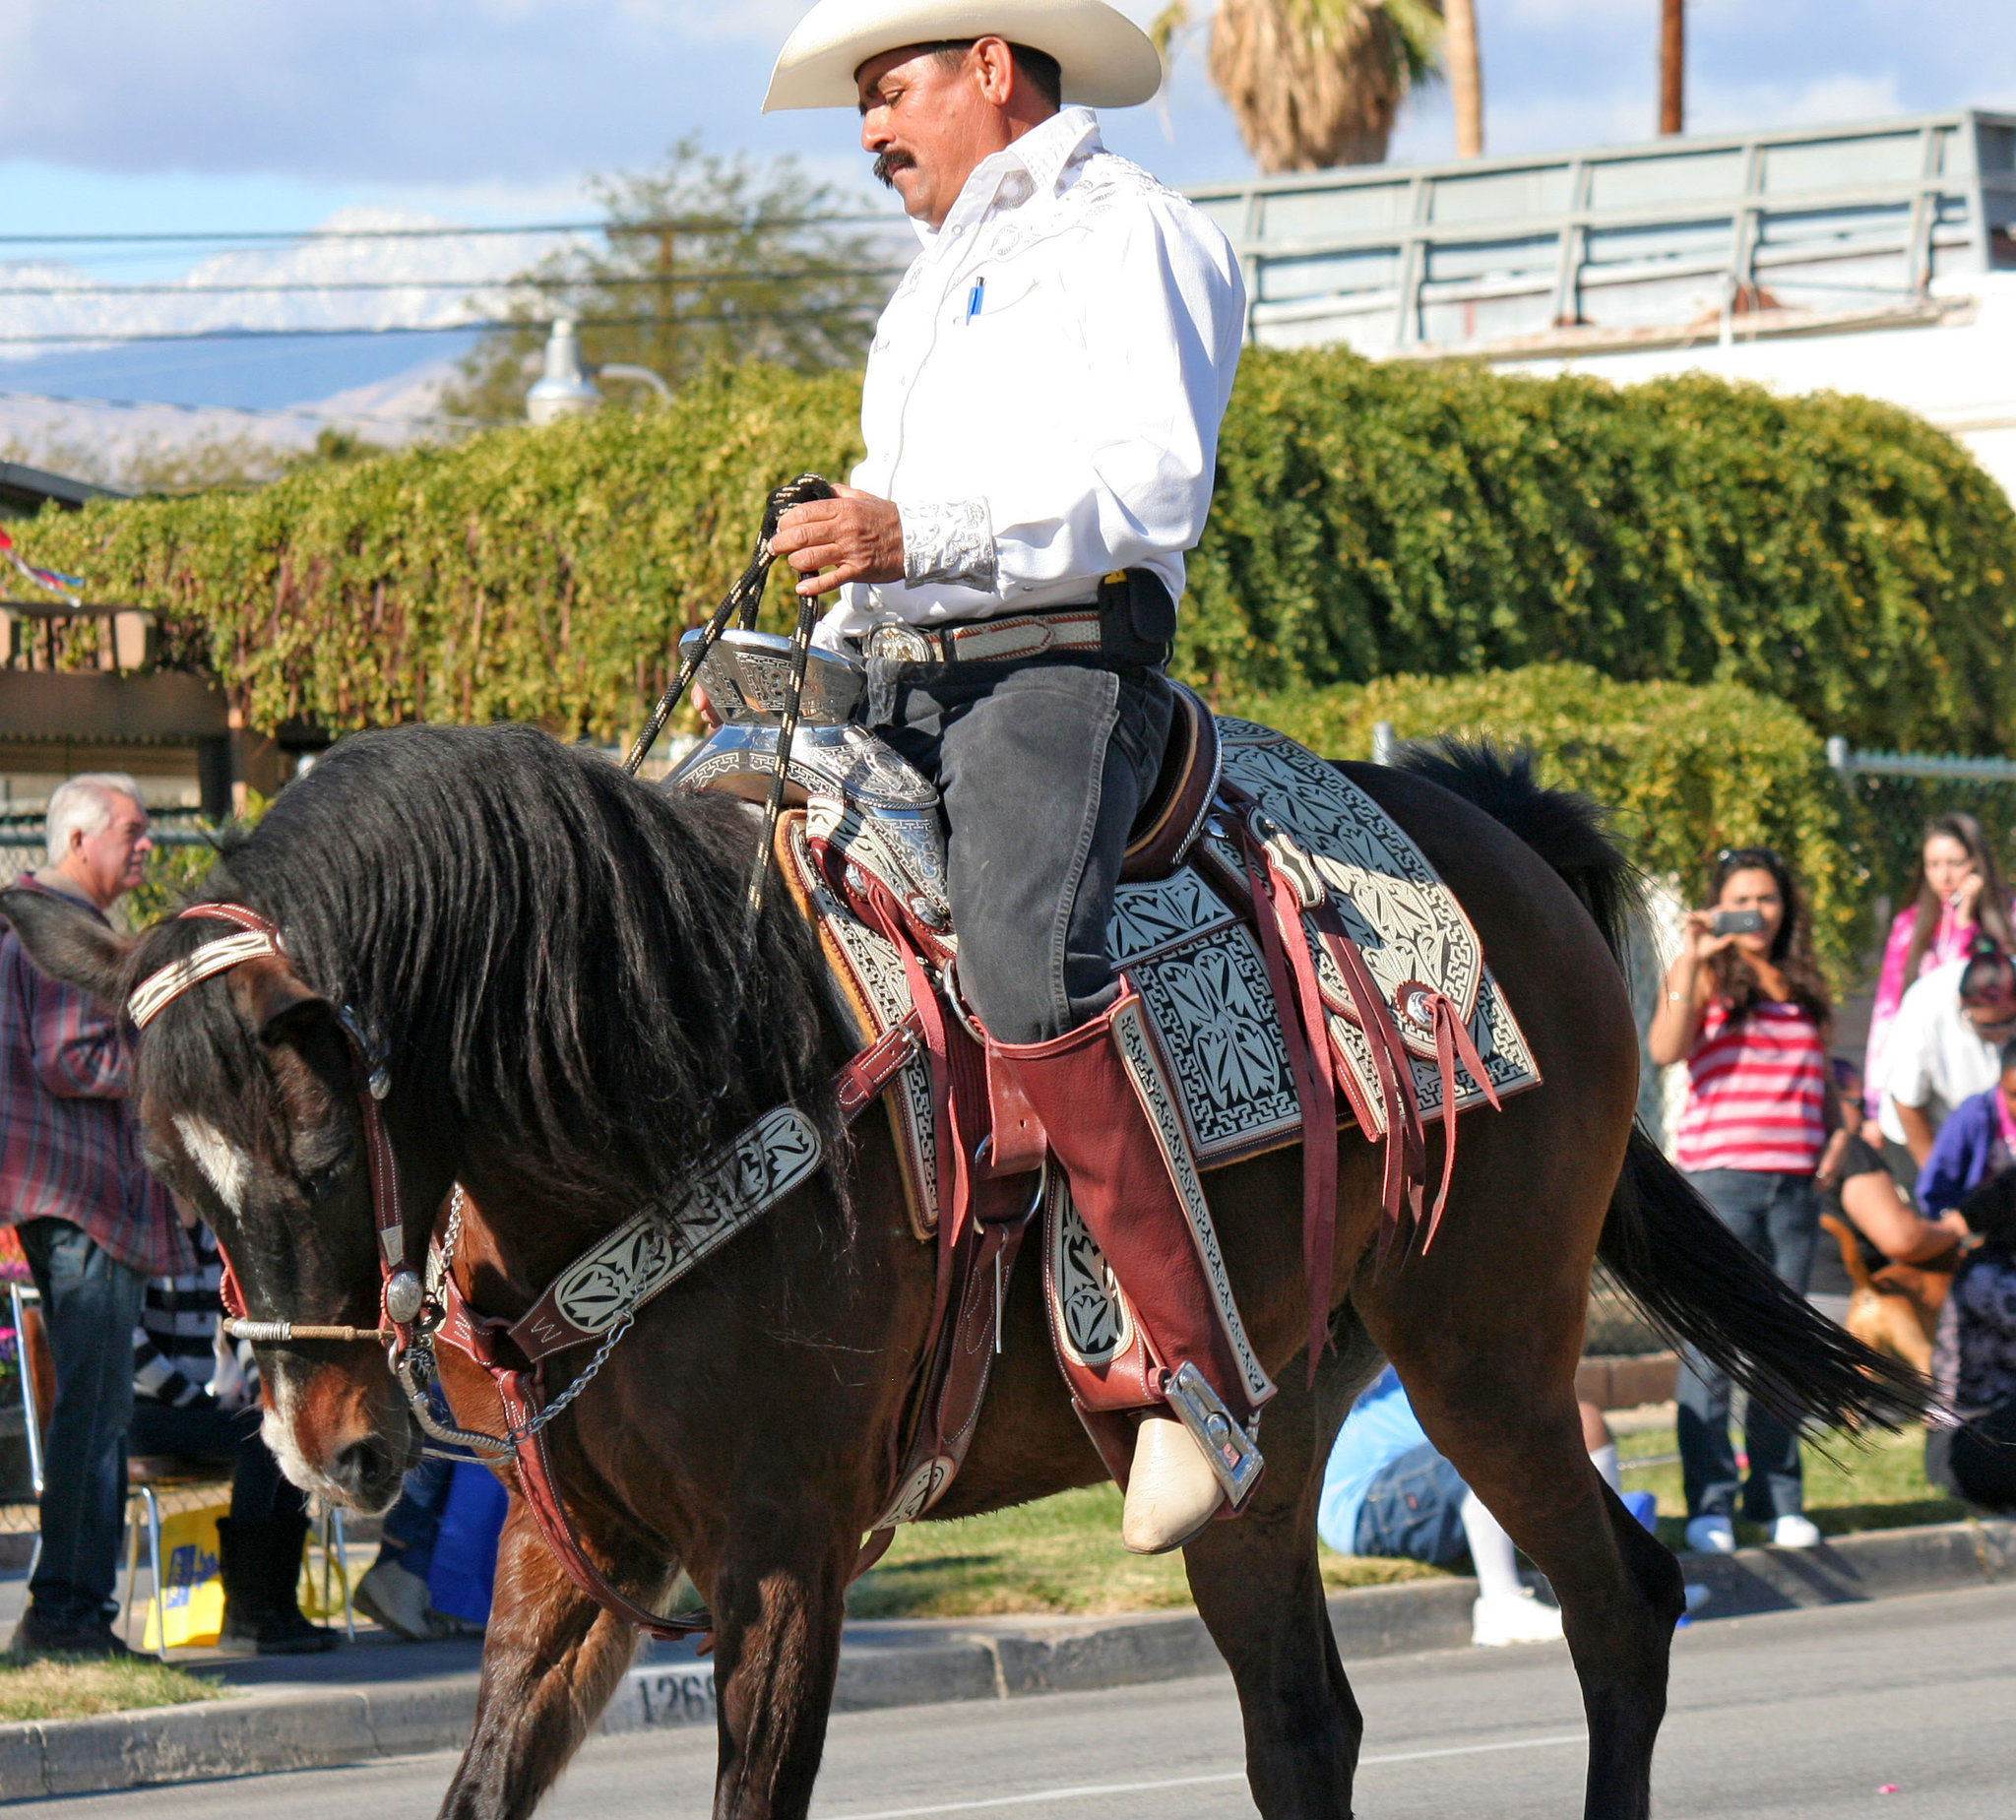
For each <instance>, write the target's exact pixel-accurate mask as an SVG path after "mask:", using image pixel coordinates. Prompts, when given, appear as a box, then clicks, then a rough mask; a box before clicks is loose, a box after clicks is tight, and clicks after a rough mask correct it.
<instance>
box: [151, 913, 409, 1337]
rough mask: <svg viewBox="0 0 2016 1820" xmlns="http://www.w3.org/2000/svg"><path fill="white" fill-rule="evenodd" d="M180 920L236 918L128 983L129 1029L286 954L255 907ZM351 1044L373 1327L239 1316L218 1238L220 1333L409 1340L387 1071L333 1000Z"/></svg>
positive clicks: (241, 1301)
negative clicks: (365, 1186) (200, 988)
mask: <svg viewBox="0 0 2016 1820" xmlns="http://www.w3.org/2000/svg"><path fill="white" fill-rule="evenodd" d="M180 916H181V918H182V919H184V920H190V921H209V922H228V923H233V924H235V925H236V927H237V929H238V933H237V934H235V935H221V936H218V937H216V938H215V939H213V940H211V941H207V942H204V943H203V944H202V945H201V946H199V947H198V948H196V949H195V950H194V951H193V952H191V953H189V954H187V955H185V956H184V957H183V958H182V959H181V960H179V961H171V962H169V963H168V965H167V966H166V967H163V968H161V969H159V970H158V971H157V972H155V973H150V974H149V975H148V976H147V977H146V978H145V979H143V980H142V981H141V982H140V984H139V985H137V986H136V987H134V989H133V992H132V994H131V995H130V996H129V997H128V999H127V1001H126V1015H127V1016H128V1017H129V1018H131V1019H132V1021H133V1026H134V1028H135V1029H136V1030H145V1029H146V1028H147V1027H148V1026H149V1025H150V1024H152V1023H153V1022H154V1021H155V1019H156V1018H158V1017H159V1016H160V1014H161V1013H162V1012H163V1011H165V1010H166V1009H167V1007H168V1006H169V1005H171V1004H173V1003H174V1002H175V1000H176V999H178V998H180V997H181V996H182V994H183V993H184V992H186V991H188V990H189V988H190V987H191V986H194V985H196V984H198V983H199V982H201V981H202V980H205V979H209V978H212V977H214V976H215V975H216V974H219V973H228V972H229V971H230V970H231V969H232V968H234V967H240V966H243V965H244V963H246V962H247V961H256V960H260V959H262V958H264V957H265V956H268V955H271V956H273V957H274V958H275V959H276V960H280V961H285V960H287V958H288V956H287V951H286V943H285V941H284V938H283V937H282V935H281V931H280V929H279V927H278V926H277V925H276V924H274V923H272V922H270V921H268V919H267V918H266V917H264V916H262V915H261V914H260V913H259V912H258V911H257V910H248V909H247V908H246V907H245V906H244V905H242V904H192V905H191V906H190V907H189V908H188V909H187V910H182V911H181V912H180ZM332 1009H333V1010H334V1011H335V1013H336V1019H337V1022H338V1024H339V1025H341V1026H342V1028H343V1033H344V1036H345V1037H346V1039H347V1041H348V1043H349V1046H350V1053H351V1055H352V1057H353V1059H354V1060H355V1062H356V1064H357V1074H358V1078H359V1079H360V1080H361V1081H362V1082H363V1088H362V1091H360V1092H359V1093H358V1095H357V1116H358V1122H359V1123H360V1124H361V1125H362V1127H363V1133H364V1157H365V1161H366V1163H367V1164H368V1166H369V1169H370V1176H371V1218H372V1223H373V1224H374V1225H375V1227H376V1229H377V1234H378V1274H379V1290H378V1309H379V1325H378V1326H376V1327H349V1326H341V1325H333V1324H323V1323H315V1322H305V1321H301V1322H297V1321H284V1320H281V1321H254V1320H248V1319H247V1318H246V1307H245V1295H244V1291H243V1289H242V1288H241V1287H239V1284H238V1279H237V1273H236V1272H235V1271H233V1270H232V1269H231V1262H230V1259H229V1257H227V1256H225V1255H224V1251H223V1245H222V1242H221V1241H220V1242H219V1245H218V1254H219V1256H220V1257H221V1258H222V1259H223V1278H222V1281H221V1284H220V1285H219V1292H220V1294H221V1297H222V1299H223V1305H224V1315H225V1319H224V1324H223V1325H224V1332H225V1334H226V1335H227V1336H228V1337H230V1338H231V1339H233V1340H250V1341H253V1342H255V1343H260V1342H264V1343H268V1344H274V1343H278V1344H285V1343H286V1342H288V1341H294V1340H342V1341H355V1340H368V1341H371V1342H372V1343H374V1344H377V1345H382V1346H400V1347H404V1346H407V1345H410V1343H411V1339H412V1322H413V1318H414V1316H416V1315H417V1314H418V1313H419V1311H420V1301H421V1285H420V1280H419V1277H418V1275H417V1274H416V1273H414V1272H413V1271H410V1270H408V1269H406V1268H404V1266H405V1262H406V1226H405V1224H404V1223H403V1222H402V1220H401V1218H400V1206H399V1165H398V1162H397V1161H396V1160H395V1159H394V1157H393V1154H392V1139H391V1137H390V1136H389V1135H388V1133H387V1132H386V1129H385V1115H384V1112H383V1110H382V1108H381V1106H380V1104H379V1102H380V1101H381V1100H382V1099H383V1098H385V1096H386V1095H387V1094H388V1093H390V1092H391V1091H392V1077H391V1075H390V1074H388V1073H387V1072H386V1069H385V1065H384V1063H383V1061H381V1060H380V1059H379V1058H378V1057H377V1056H376V1055H375V1054H374V1053H373V1052H372V1049H371V1046H370V1044H369V1043H367V1042H366V1041H365V1040H364V1036H363V1033H362V1032H361V1031H360V1030H359V1029H358V1028H357V1022H356V1019H355V1018H354V1017H352V1016H351V1015H350V1013H349V1012H348V1011H347V1009H345V1008H343V1007H332Z"/></svg>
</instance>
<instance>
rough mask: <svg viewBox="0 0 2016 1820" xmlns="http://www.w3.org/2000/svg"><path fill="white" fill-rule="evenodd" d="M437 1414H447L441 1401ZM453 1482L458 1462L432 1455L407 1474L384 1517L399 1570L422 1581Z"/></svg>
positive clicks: (425, 1575) (388, 1539) (386, 1530)
mask: <svg viewBox="0 0 2016 1820" xmlns="http://www.w3.org/2000/svg"><path fill="white" fill-rule="evenodd" d="M436 1410H437V1412H439V1413H442V1414H444V1415H445V1414H446V1408H445V1406H443V1405H441V1404H440V1403H439V1402H438V1401H437V1403H436ZM454 1479H455V1462H454V1461H452V1460H442V1459H438V1458H436V1457H435V1456H433V1455H431V1454H430V1455H429V1456H427V1458H425V1459H423V1460H422V1461H421V1462H420V1463H419V1465H418V1466H416V1467H412V1468H410V1470H409V1471H408V1473H407V1475H406V1477H405V1479H404V1480H403V1481H402V1482H401V1484H400V1487H399V1502H398V1503H397V1504H395V1505H393V1507H392V1508H391V1509H390V1510H388V1511H387V1512H386V1513H385V1526H384V1532H383V1533H384V1537H385V1539H386V1540H387V1541H388V1542H390V1543H392V1544H393V1545H394V1546H395V1547H396V1548H398V1549H399V1550H400V1555H399V1564H400V1566H402V1567H404V1568H405V1569H406V1570H407V1572H408V1573H410V1574H417V1575H418V1576H419V1577H420V1578H421V1579H422V1580H424V1579H426V1577H427V1573H428V1570H429V1569H430V1568H431V1567H432V1566H433V1565H434V1541H435V1538H437V1537H439V1535H440V1534H441V1517H442V1514H443V1513H444V1512H445V1511H446V1510H447V1508H448V1487H449V1486H450V1485H451V1484H452V1483H453V1482H454Z"/></svg>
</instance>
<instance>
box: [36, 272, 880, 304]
mask: <svg viewBox="0 0 2016 1820" xmlns="http://www.w3.org/2000/svg"><path fill="white" fill-rule="evenodd" d="M908 270H909V268H908V267H907V266H781V267H778V268H777V269H775V270H763V269H739V270H738V269H735V268H732V267H731V268H728V269H725V270H724V271H720V272H696V273H672V274H668V275H664V276H656V277H655V276H651V275H648V274H638V275H635V276H631V275H628V274H615V275H609V276H602V275H599V274H597V275H594V276H575V277H568V276H565V275H557V274H555V275H541V274H523V275H516V276H512V277H506V278H473V279H459V278H439V279H420V278H402V279H334V280H330V281H328V282H319V281H316V280H313V279H287V280H285V281H283V282H276V283H247V284H181V283H175V282H166V283H159V284H0V300H4V299H6V298H8V297H222V296H230V297H238V296H269V295H271V296H281V295H289V294H292V293H295V292H299V291H323V290H345V291H352V290H354V291H383V290H498V289H503V290H515V289H518V288H520V287H524V288H526V289H533V290H571V289H586V290H613V289H618V288H636V287H638V286H643V287H646V288H650V289H657V290H663V289H665V288H666V287H668V286H669V287H671V288H674V289H679V288H688V287H692V286H696V285H697V286H705V285H708V284H759V283H760V284H773V283H783V282H788V281H789V280H792V279H804V278H901V277H902V276H903V274H904V273H905V272H906V271H908Z"/></svg>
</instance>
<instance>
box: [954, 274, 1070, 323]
mask: <svg viewBox="0 0 2016 1820" xmlns="http://www.w3.org/2000/svg"><path fill="white" fill-rule="evenodd" d="M1045 289H1046V286H1045V285H1044V283H1043V282H1042V278H1041V276H1040V274H1039V273H1037V272H1034V271H1031V270H1030V269H1028V268H1027V267H1023V268H1020V269H1018V268H1017V267H1015V266H982V267H981V268H980V269H979V270H978V271H977V272H976V273H975V274H974V275H973V277H972V278H970V279H968V280H967V282H965V283H964V284H962V285H961V286H960V287H959V288H958V289H957V290H956V291H954V293H953V294H952V296H951V297H949V298H948V299H947V300H946V301H947V303H948V305H949V313H950V315H951V317H952V325H951V326H952V327H953V328H955V329H957V330H960V331H963V332H965V333H968V334H978V335H982V336H984V335H985V334H986V333H987V331H988V330H989V329H991V328H994V327H997V326H1000V325H1003V324H1008V325H1013V324H1015V323H1018V322H1022V321H1026V320H1027V319H1028V318H1029V317H1030V316H1031V315H1032V314H1033V313H1034V312H1035V311H1037V310H1040V308H1041V307H1042V298H1043V294H1044V291H1045Z"/></svg>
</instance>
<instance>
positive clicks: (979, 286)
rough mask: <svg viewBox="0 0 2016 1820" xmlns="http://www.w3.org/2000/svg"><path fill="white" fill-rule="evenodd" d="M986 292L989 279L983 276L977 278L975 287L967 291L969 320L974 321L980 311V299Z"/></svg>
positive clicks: (974, 283)
mask: <svg viewBox="0 0 2016 1820" xmlns="http://www.w3.org/2000/svg"><path fill="white" fill-rule="evenodd" d="M986 294H987V281H986V280H985V279H983V278H977V279H975V280H974V282H973V288H972V289H971V290H970V291H968V292H967V293H966V320H967V321H968V322H971V321H973V319H974V318H975V317H976V316H977V315H978V314H979V313H980V299H981V298H982V297H984V296H985V295H986Z"/></svg>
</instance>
